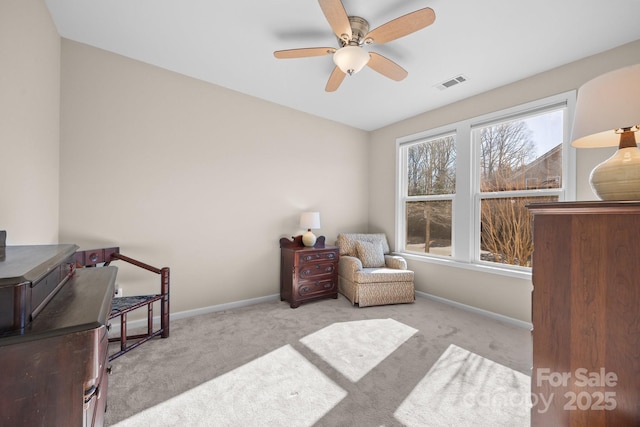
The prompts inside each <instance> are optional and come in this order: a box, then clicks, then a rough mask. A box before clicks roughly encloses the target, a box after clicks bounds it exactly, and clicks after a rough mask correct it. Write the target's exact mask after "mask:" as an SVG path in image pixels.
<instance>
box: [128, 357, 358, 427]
mask: <svg viewBox="0 0 640 427" xmlns="http://www.w3.org/2000/svg"><path fill="white" fill-rule="evenodd" d="M346 395H347V393H346V391H344V390H343V389H342V388H340V387H339V386H338V385H336V384H335V383H334V382H333V381H331V380H330V379H329V378H327V377H326V376H325V375H324V374H323V373H322V372H320V371H319V370H318V368H316V367H315V366H314V365H313V364H311V363H310V362H309V361H308V360H307V359H306V358H304V357H303V356H302V355H301V354H300V353H298V352H297V351H296V350H295V349H294V348H293V347H291V346H289V345H286V346H283V347H280V348H279V349H277V350H274V351H272V352H271V353H268V354H266V355H264V356H262V357H260V358H258V359H255V360H253V361H251V362H249V363H247V364H245V365H243V366H241V367H239V368H237V369H235V370H233V371H231V372H228V373H226V374H224V375H221V376H219V377H217V378H215V379H213V380H211V381H208V382H206V383H204V384H201V385H199V386H197V387H195V388H193V389H191V390H189V391H187V392H185V393H183V394H180V395H178V396H176V397H174V398H172V399H169V400H168V401H166V402H163V403H161V404H159V405H156V406H154V407H152V408H149V409H146V410H145V411H142V412H140V413H138V414H136V415H134V416H133V417H131V418H128V419H126V420H124V421H122V422H120V423H118V424H116V426H118V427H129V426H141V427H142V426H144V427H148V426H154V427H156V426H171V427H174V426H190V427H191V426H216V427H218V426H259V425H264V426H292V425H295V426H312V425H313V424H315V423H316V422H317V421H318V420H319V419H320V418H322V416H324V415H325V414H326V413H327V412H329V411H330V410H331V409H332V408H333V407H334V406H335V405H337V404H338V403H339V402H340V401H341V400H342V399H344V397H345V396H346Z"/></svg>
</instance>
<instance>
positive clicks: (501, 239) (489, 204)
mask: <svg viewBox="0 0 640 427" xmlns="http://www.w3.org/2000/svg"><path fill="white" fill-rule="evenodd" d="M557 201H558V197H556V196H548V197H509V198H501V199H484V200H482V201H481V202H480V214H481V218H480V221H481V227H480V259H481V260H482V261H489V262H496V263H500V264H510V265H519V266H523V267H531V255H532V254H533V235H532V223H531V219H532V215H531V214H530V212H529V209H527V208H526V206H527V205H528V204H530V203H545V202H557Z"/></svg>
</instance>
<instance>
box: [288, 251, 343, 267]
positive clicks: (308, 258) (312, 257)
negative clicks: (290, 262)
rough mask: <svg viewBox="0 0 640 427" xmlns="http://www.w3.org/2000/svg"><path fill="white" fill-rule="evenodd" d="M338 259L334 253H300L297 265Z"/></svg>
mask: <svg viewBox="0 0 640 427" xmlns="http://www.w3.org/2000/svg"><path fill="white" fill-rule="evenodd" d="M337 259H338V253H337V252H336V251H314V252H310V253H301V254H299V255H298V265H304V264H309V263H314V262H322V261H335V260H337Z"/></svg>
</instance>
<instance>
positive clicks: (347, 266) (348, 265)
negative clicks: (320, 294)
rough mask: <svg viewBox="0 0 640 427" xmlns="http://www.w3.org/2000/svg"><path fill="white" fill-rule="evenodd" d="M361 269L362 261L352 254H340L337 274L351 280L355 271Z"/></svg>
mask: <svg viewBox="0 0 640 427" xmlns="http://www.w3.org/2000/svg"><path fill="white" fill-rule="evenodd" d="M360 270H362V261H360V260H359V259H358V258H356V257H354V256H348V255H342V256H341V257H340V260H339V261H338V274H339V275H340V276H342V277H345V278H347V279H349V280H351V281H353V277H354V276H355V274H356V272H358V271H360Z"/></svg>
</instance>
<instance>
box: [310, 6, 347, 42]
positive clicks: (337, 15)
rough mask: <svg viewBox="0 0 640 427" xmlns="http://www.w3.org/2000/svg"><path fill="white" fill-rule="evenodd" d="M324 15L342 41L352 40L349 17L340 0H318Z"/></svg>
mask: <svg viewBox="0 0 640 427" xmlns="http://www.w3.org/2000/svg"><path fill="white" fill-rule="evenodd" d="M318 3H320V8H321V9H322V13H324V16H325V18H327V21H329V25H331V29H332V30H333V32H334V34H335V35H336V36H337V37H338V38H339V39H342V40H345V41H349V40H350V39H351V24H350V23H349V16H348V15H347V11H346V10H345V9H344V5H343V4H342V2H341V1H340V0H318Z"/></svg>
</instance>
